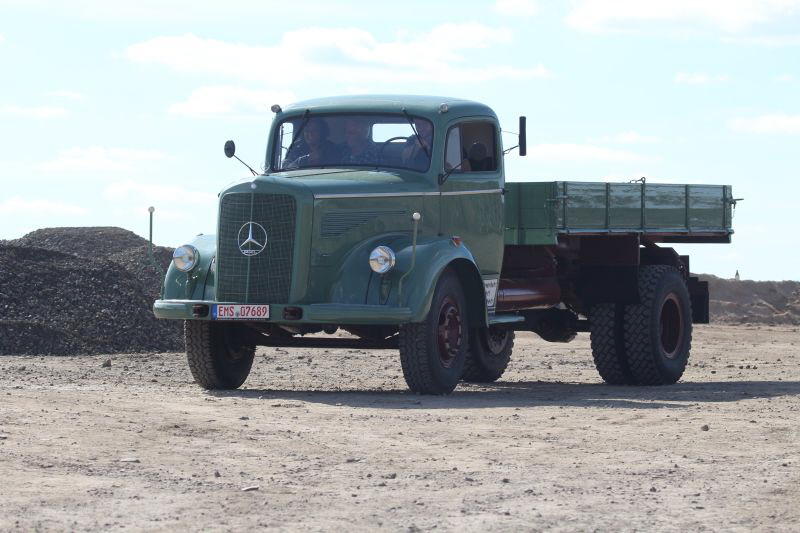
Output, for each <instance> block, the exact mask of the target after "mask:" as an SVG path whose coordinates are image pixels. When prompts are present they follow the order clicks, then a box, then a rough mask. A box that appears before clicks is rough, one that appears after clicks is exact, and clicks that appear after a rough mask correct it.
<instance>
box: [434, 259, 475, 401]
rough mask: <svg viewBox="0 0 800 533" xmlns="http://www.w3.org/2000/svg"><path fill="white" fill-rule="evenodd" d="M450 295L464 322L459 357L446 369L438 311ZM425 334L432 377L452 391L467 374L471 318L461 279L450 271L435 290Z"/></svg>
mask: <svg viewBox="0 0 800 533" xmlns="http://www.w3.org/2000/svg"><path fill="white" fill-rule="evenodd" d="M448 296H450V297H451V298H453V300H454V301H455V303H456V306H457V307H458V312H459V314H460V315H461V323H462V324H463V328H462V331H461V346H460V349H459V351H458V353H457V354H456V356H455V358H454V360H453V362H452V364H451V365H450V366H449V367H446V366H444V365H443V364H442V360H441V357H440V354H439V339H438V326H439V312H440V310H441V306H442V303H443V302H444V300H445V298H447V297H448ZM426 329H427V331H426V333H427V336H428V339H427V344H428V347H429V349H428V350H427V357H428V361H427V362H428V367H429V368H430V370H431V377H433V379H434V380H435V381H436V382H437V384H438V385H439V386H441V388H442V389H449V390H452V389H454V388H455V386H456V385H457V384H458V382H459V381H460V380H461V375H462V374H463V372H464V363H465V361H466V356H467V343H468V342H469V338H468V331H469V327H468V317H467V301H466V298H465V297H464V291H463V290H462V289H461V283H460V282H459V280H458V277H457V276H456V275H455V274H453V273H452V272H450V271H445V272H444V273H443V274H442V275H441V276H440V278H439V282H438V283H437V284H436V290H435V291H434V293H433V300H432V301H431V309H430V312H429V313H428V318H427V320H426Z"/></svg>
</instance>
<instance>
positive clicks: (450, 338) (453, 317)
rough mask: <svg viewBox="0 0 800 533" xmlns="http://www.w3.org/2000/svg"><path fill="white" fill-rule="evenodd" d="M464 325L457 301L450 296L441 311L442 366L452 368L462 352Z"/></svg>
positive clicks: (443, 303)
mask: <svg viewBox="0 0 800 533" xmlns="http://www.w3.org/2000/svg"><path fill="white" fill-rule="evenodd" d="M463 328H464V324H463V323H462V321H461V311H460V310H459V309H458V304H457V303H456V301H455V300H454V299H453V298H452V297H450V296H448V297H446V298H445V299H444V301H443V302H442V306H441V308H440V309H439V321H438V328H437V341H438V344H439V360H440V361H441V363H442V366H444V367H445V368H450V367H451V366H452V365H453V362H454V361H455V360H456V356H457V355H458V353H459V351H460V350H461V344H462V339H463Z"/></svg>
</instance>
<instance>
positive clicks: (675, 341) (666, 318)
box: [659, 292, 684, 359]
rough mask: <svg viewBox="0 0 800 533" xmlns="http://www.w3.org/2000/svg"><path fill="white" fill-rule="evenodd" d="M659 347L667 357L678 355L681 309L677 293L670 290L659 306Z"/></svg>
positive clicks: (681, 322) (681, 332)
mask: <svg viewBox="0 0 800 533" xmlns="http://www.w3.org/2000/svg"><path fill="white" fill-rule="evenodd" d="M659 323H660V326H661V349H662V350H663V351H664V355H665V356H666V357H667V358H668V359H673V358H675V357H676V356H677V355H678V351H679V349H680V346H681V344H682V342H683V335H684V331H683V310H682V309H681V305H680V301H679V300H678V295H677V294H675V293H674V292H671V293H669V294H668V295H667V297H666V298H664V303H663V304H662V306H661V317H660V320H659Z"/></svg>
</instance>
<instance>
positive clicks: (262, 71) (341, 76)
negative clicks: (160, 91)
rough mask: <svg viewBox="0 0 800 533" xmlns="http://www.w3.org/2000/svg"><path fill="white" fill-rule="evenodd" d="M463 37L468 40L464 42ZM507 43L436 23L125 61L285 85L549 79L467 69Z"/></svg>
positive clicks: (499, 31) (140, 55) (150, 53)
mask: <svg viewBox="0 0 800 533" xmlns="http://www.w3.org/2000/svg"><path fill="white" fill-rule="evenodd" d="M465 35H469V39H464V36H465ZM511 40H512V35H511V32H510V30H507V29H503V28H490V27H488V26H485V25H482V24H477V23H467V24H442V25H439V26H436V27H435V28H433V29H432V30H431V31H430V32H427V33H423V34H420V35H416V36H414V37H407V36H401V37H399V38H398V39H397V40H394V41H380V40H379V39H378V38H376V37H374V36H373V35H372V34H371V33H370V32H368V31H365V30H362V29H356V28H333V29H331V28H303V29H300V30H294V31H288V32H286V33H284V34H283V36H282V38H281V41H280V43H279V44H277V45H276V46H251V45H247V44H243V43H230V42H225V41H220V40H216V39H203V38H201V37H198V36H196V35H193V34H187V35H183V36H179V37H156V38H154V39H150V40H148V41H144V42H141V43H138V44H134V45H132V46H129V47H128V48H127V50H126V55H127V57H128V59H130V60H131V61H134V62H138V63H155V64H161V65H165V66H167V67H169V68H171V69H174V70H177V71H180V72H193V73H213V74H222V75H225V76H233V77H238V78H240V79H245V80H257V81H261V82H268V83H270V84H275V83H276V81H277V80H281V78H284V79H283V80H282V81H283V82H284V83H286V84H287V85H292V84H295V85H296V84H298V83H300V82H304V81H308V80H315V79H325V80H333V81H339V82H342V83H350V84H352V83H363V82H365V81H366V82H374V81H376V80H379V81H381V82H392V81H404V82H409V81H411V82H413V81H430V80H453V79H464V80H469V81H470V82H476V81H485V80H489V79H495V78H503V79H512V80H521V79H532V78H543V77H548V76H550V75H551V73H550V71H548V70H547V69H546V68H545V67H544V66H542V65H535V66H522V67H518V66H509V65H496V64H486V65H477V66H473V65H472V62H471V61H470V60H469V58H468V57H467V54H466V52H467V51H468V50H470V49H488V48H491V47H493V46H494V45H497V44H508V43H510V42H511Z"/></svg>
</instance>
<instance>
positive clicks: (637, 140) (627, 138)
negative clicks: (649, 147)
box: [598, 131, 658, 144]
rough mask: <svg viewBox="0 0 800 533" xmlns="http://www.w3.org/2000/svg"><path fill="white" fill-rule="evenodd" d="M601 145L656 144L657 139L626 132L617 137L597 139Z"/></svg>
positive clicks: (608, 136)
mask: <svg viewBox="0 0 800 533" xmlns="http://www.w3.org/2000/svg"><path fill="white" fill-rule="evenodd" d="M598 142H602V143H615V144H646V143H654V142H658V137H653V136H651V135H642V134H641V133H638V132H635V131H626V132H623V133H618V134H617V135H606V136H605V137H601V138H600V139H598Z"/></svg>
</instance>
